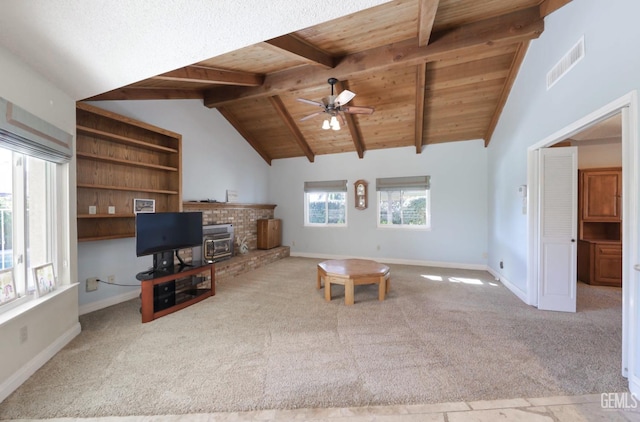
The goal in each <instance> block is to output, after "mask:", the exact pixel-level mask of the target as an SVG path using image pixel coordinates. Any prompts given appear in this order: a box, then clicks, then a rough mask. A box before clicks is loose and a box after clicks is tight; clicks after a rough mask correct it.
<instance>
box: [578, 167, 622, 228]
mask: <svg viewBox="0 0 640 422" xmlns="http://www.w3.org/2000/svg"><path fill="white" fill-rule="evenodd" d="M581 182H582V183H581V184H582V192H581V193H582V218H583V220H584V221H620V219H621V215H620V205H621V201H620V192H621V188H622V172H621V171H618V170H597V171H583V172H582V180H581Z"/></svg>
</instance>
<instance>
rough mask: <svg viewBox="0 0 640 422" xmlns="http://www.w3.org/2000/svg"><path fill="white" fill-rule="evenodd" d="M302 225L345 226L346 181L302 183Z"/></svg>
mask: <svg viewBox="0 0 640 422" xmlns="http://www.w3.org/2000/svg"><path fill="white" fill-rule="evenodd" d="M304 225H305V226H325V227H340V226H346V225H347V181H346V180H331V181H325V182H305V183H304Z"/></svg>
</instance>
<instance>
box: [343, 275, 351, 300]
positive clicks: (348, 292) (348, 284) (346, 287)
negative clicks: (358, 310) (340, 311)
mask: <svg viewBox="0 0 640 422" xmlns="http://www.w3.org/2000/svg"><path fill="white" fill-rule="evenodd" d="M344 304H345V305H353V279H349V280H346V281H345V283H344Z"/></svg>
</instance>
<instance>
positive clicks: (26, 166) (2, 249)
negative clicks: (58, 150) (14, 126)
mask: <svg viewBox="0 0 640 422" xmlns="http://www.w3.org/2000/svg"><path fill="white" fill-rule="evenodd" d="M0 175H2V177H1V180H2V182H0V224H1V227H0V233H1V235H2V239H1V240H2V241H1V243H0V255H1V256H2V262H1V263H0V269H8V268H13V278H14V280H15V283H16V293H17V294H18V297H23V296H27V295H31V294H33V293H34V292H35V284H34V282H33V274H32V268H33V267H34V266H38V265H42V264H45V263H47V262H54V261H55V254H54V251H55V249H54V247H53V246H54V243H55V239H56V237H57V235H56V230H55V228H56V226H55V224H53V222H54V221H55V211H56V207H55V204H54V198H55V191H56V189H55V186H56V183H55V164H54V163H51V162H47V161H44V160H41V159H38V158H33V157H29V156H27V155H24V154H20V153H17V152H12V151H9V150H7V149H3V148H0ZM22 234H24V235H22Z"/></svg>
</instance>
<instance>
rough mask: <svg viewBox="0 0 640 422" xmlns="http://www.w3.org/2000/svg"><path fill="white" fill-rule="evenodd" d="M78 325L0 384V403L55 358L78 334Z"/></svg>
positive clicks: (77, 323)
mask: <svg viewBox="0 0 640 422" xmlns="http://www.w3.org/2000/svg"><path fill="white" fill-rule="evenodd" d="M80 331H81V328H80V323H79V322H76V323H75V324H74V325H73V326H72V327H71V328H69V329H68V330H67V331H66V332H65V333H63V334H62V335H61V336H60V337H58V338H57V339H56V340H55V341H54V342H53V343H51V344H50V345H49V346H48V347H46V348H45V349H44V350H42V351H41V352H40V353H38V354H37V355H36V356H35V357H34V358H33V359H31V360H30V361H29V362H27V364H25V365H24V366H22V367H21V368H20V369H18V370H17V371H16V372H14V373H13V375H11V376H10V377H9V378H7V379H6V380H5V381H4V382H3V383H2V384H0V402H2V401H3V400H4V399H6V398H7V397H9V395H10V394H11V393H13V392H14V391H15V390H16V389H17V388H18V387H20V386H21V385H22V384H23V383H24V382H25V381H26V380H27V379H29V377H30V376H31V375H33V374H34V373H35V372H36V371H37V370H38V369H40V368H41V367H42V366H43V365H44V364H45V363H47V362H48V361H49V359H51V358H52V357H54V356H55V354H56V353H58V352H59V351H60V350H62V348H63V347H64V346H66V345H67V344H68V343H69V342H70V341H71V340H73V339H74V338H75V337H76V336H77V335H78V334H80Z"/></svg>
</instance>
